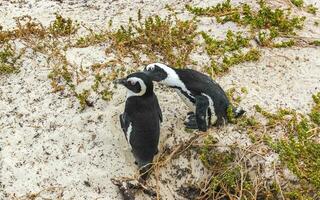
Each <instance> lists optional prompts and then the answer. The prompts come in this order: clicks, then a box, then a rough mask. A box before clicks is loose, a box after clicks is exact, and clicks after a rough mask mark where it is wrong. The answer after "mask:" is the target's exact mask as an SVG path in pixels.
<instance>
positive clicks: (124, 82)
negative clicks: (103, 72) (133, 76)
mask: <svg viewBox="0 0 320 200" xmlns="http://www.w3.org/2000/svg"><path fill="white" fill-rule="evenodd" d="M113 83H114V84H120V85H124V84H126V83H127V79H126V78H121V79H117V80H114V81H113Z"/></svg>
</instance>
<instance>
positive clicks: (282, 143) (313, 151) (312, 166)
mask: <svg viewBox="0 0 320 200" xmlns="http://www.w3.org/2000/svg"><path fill="white" fill-rule="evenodd" d="M313 100H314V103H315V105H314V106H313V107H312V110H311V112H310V113H309V114H308V116H309V117H308V116H305V115H302V114H299V113H297V112H296V111H294V110H287V109H280V110H279V111H277V113H275V114H272V113H269V112H267V111H264V110H263V109H262V108H260V107H259V106H256V110H257V112H259V113H261V114H262V115H263V116H264V117H266V118H267V119H268V123H267V125H268V127H269V128H268V131H270V132H271V131H274V129H275V128H277V127H279V126H281V127H282V129H283V130H284V131H285V133H286V135H285V137H284V138H283V139H279V140H275V141H272V140H271V139H270V138H269V139H267V140H266V141H267V143H268V144H269V145H270V146H271V147H272V148H273V149H274V150H275V151H276V152H278V153H279V155H280V159H281V161H282V162H283V163H284V164H285V165H286V166H287V167H288V168H289V169H290V170H291V171H292V172H293V173H294V174H295V175H297V176H298V177H299V178H300V183H301V185H306V184H307V185H309V186H308V188H307V189H308V190H307V191H308V192H311V193H313V194H314V192H312V191H316V190H317V189H319V188H320V179H319V178H320V174H319V173H320V163H319V158H320V143H319V142H318V141H317V140H318V139H319V133H320V129H319V124H320V123H319V122H320V93H317V94H315V95H313ZM310 185H312V186H313V187H311V186H310ZM303 188H304V187H303Z"/></svg>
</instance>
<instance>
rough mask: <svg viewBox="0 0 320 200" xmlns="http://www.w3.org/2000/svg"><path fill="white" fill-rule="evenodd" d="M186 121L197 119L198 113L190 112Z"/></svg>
mask: <svg viewBox="0 0 320 200" xmlns="http://www.w3.org/2000/svg"><path fill="white" fill-rule="evenodd" d="M185 121H186V122H190V121H196V115H195V114H194V112H188V113H187V117H186V120H185Z"/></svg>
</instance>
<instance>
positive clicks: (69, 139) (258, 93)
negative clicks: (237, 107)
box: [0, 0, 320, 199]
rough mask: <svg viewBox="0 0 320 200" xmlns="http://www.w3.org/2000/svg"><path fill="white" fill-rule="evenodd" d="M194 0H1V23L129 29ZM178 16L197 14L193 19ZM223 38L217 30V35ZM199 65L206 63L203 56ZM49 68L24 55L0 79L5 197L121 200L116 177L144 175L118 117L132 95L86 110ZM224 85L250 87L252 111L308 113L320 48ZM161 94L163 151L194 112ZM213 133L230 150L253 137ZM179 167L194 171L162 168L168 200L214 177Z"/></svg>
mask: <svg viewBox="0 0 320 200" xmlns="http://www.w3.org/2000/svg"><path fill="white" fill-rule="evenodd" d="M19 2H20V3H19ZM190 2H191V1H182V0H175V1H173V0H166V1H161V3H159V2H156V3H155V2H154V1H151V0H143V1H126V0H117V1H113V0H93V1H86V0H79V1H78V0H69V1H64V2H63V3H59V2H58V1H48V0H30V1H26V2H25V3H24V1H1V2H0V24H1V25H2V26H3V27H4V28H5V29H7V28H12V27H14V26H15V23H14V20H13V18H14V17H17V16H22V15H31V16H32V17H34V18H36V19H38V20H39V21H41V22H42V23H43V24H45V25H48V23H49V22H50V21H52V20H53V19H54V13H55V12H58V13H61V14H62V15H63V16H66V17H71V18H72V19H75V20H78V22H81V23H85V24H86V25H87V26H89V27H91V28H93V29H95V30H99V29H102V28H103V27H104V26H105V25H106V24H107V22H108V21H109V20H110V19H112V20H113V24H115V25H116V26H118V25H120V24H124V23H126V22H127V20H128V18H129V17H130V16H136V14H137V10H138V9H139V8H141V9H142V13H143V14H144V15H146V16H148V15H152V14H159V15H161V16H164V15H166V14H167V11H166V9H165V5H166V4H169V5H171V6H173V7H174V8H176V9H177V10H181V9H183V8H184V5H185V4H186V3H190ZM217 2H219V1H210V2H209V1H201V3H200V1H192V4H194V5H200V6H205V5H206V6H207V5H214V4H216V3H217ZM232 2H234V3H241V2H250V1H232ZM305 2H306V3H307V4H308V3H312V2H313V3H315V5H316V6H317V7H318V8H320V2H319V1H318V0H313V1H312V0H305ZM297 12H301V11H299V10H298V11H297ZM304 14H305V13H304ZM306 15H307V17H308V19H307V22H306V28H305V29H304V31H301V33H300V35H303V36H308V37H318V38H319V37H320V28H315V27H314V26H313V21H314V19H315V18H316V17H314V16H312V15H309V14H306ZM179 16H181V17H183V18H189V17H190V15H188V14H186V13H181V14H179ZM318 18H319V14H318ZM208 25H210V26H212V27H211V28H210V29H213V30H214V29H217V28H219V29H220V30H221V34H220V32H219V34H218V35H217V36H222V35H224V34H225V32H226V30H228V29H229V28H234V27H235V26H234V25H233V24H231V23H227V24H225V25H223V26H222V25H216V24H212V21H210V20H209V19H203V20H202V21H201V23H200V27H199V29H200V30H207V29H208ZM214 32H215V34H217V31H214ZM195 57H197V55H195ZM67 58H68V60H69V61H70V62H71V63H75V64H79V63H82V65H83V66H90V65H91V64H93V63H97V62H103V61H105V60H106V59H108V58H106V56H105V54H104V48H101V47H88V48H84V49H71V50H69V51H68V52H67ZM198 59H199V63H201V60H200V59H201V56H199V57H198ZM80 60H81V61H80ZM49 71H50V69H49V68H48V66H46V62H45V59H44V58H43V56H42V55H38V54H37V55H34V54H31V53H30V54H29V58H24V60H23V62H22V65H21V68H20V72H19V73H18V74H14V75H10V76H8V77H1V78H0V145H1V146H0V148H1V154H0V164H1V165H0V167H1V168H0V169H1V172H0V199H11V198H13V197H20V196H22V195H25V194H27V193H29V192H39V191H41V190H43V189H45V188H50V187H57V188H56V190H63V191H64V192H63V199H95V198H101V199H121V197H120V196H119V193H118V190H117V188H116V187H115V186H114V185H113V184H111V182H110V178H112V177H114V176H130V175H133V174H134V173H135V170H136V168H135V166H134V164H133V158H132V156H131V154H130V152H129V150H128V148H127V143H126V142H125V139H124V137H123V133H122V131H121V129H120V125H119V122H118V116H119V113H120V112H122V110H123V108H124V104H123V101H124V97H125V92H126V91H125V89H123V88H119V90H116V91H115V95H114V98H113V99H112V100H111V101H110V102H105V101H103V100H101V99H97V101H96V102H95V105H94V107H92V108H88V109H86V110H84V111H83V112H80V111H79V109H78V106H79V105H78V102H77V100H76V99H75V98H74V97H70V96H68V95H66V94H56V93H52V92H51V86H50V81H49V80H48V78H47V75H48V73H49ZM217 82H219V83H220V84H221V86H222V87H223V88H225V89H229V88H231V87H237V88H240V87H246V88H247V89H248V94H247V95H245V96H244V97H243V100H242V102H241V106H242V107H244V108H245V109H246V110H247V111H248V114H249V115H250V114H252V113H251V111H253V109H252V107H253V105H255V104H259V105H261V106H262V107H264V108H266V109H267V110H270V111H275V110H276V109H277V108H280V107H288V108H294V109H297V110H299V111H301V112H306V111H308V110H309V109H310V104H311V102H312V100H311V94H313V93H315V92H316V91H319V90H320V48H319V47H318V48H290V49H277V50H274V49H272V50H263V53H262V58H261V60H260V61H259V62H257V63H245V64H241V65H238V66H237V67H234V68H232V69H231V71H230V73H228V74H227V75H226V76H224V77H222V78H219V79H218V80H217ZM156 94H157V95H158V98H159V101H160V104H161V107H162V110H163V115H164V123H163V125H162V133H161V134H162V136H161V147H162V146H163V144H164V143H170V142H172V141H173V140H175V141H181V140H183V139H184V138H187V137H189V136H190V135H189V133H186V132H185V131H184V130H183V120H184V117H185V113H186V111H187V109H186V107H185V105H183V104H181V103H180V101H179V98H178V96H177V95H176V94H174V93H173V92H172V91H170V90H168V89H164V88H163V87H159V86H157V88H156ZM212 132H213V133H214V134H216V137H217V138H218V139H219V142H220V143H222V144H233V143H238V144H239V145H244V146H245V145H249V143H250V140H249V139H248V137H247V136H246V135H245V134H241V133H237V132H234V131H233V130H232V127H230V126H228V127H226V128H224V129H223V130H220V131H217V130H216V129H213V130H212ZM161 147H160V149H161ZM270 159H271V160H273V159H277V156H276V155H270ZM270 162H271V161H270ZM174 165H179V166H180V168H181V169H186V171H188V173H187V174H184V173H182V172H181V171H180V172H179V171H170V170H168V168H164V169H162V171H161V172H164V173H163V175H162V179H163V180H169V182H171V184H165V183H161V195H162V196H163V198H164V199H181V197H178V196H177V195H176V194H175V192H174V190H175V187H173V186H172V184H175V185H178V184H181V183H182V182H183V179H184V178H187V177H188V176H191V174H193V175H195V176H196V177H201V176H202V175H203V174H205V171H203V170H202V168H201V167H199V165H200V163H199V162H196V161H194V158H191V161H188V159H186V158H183V157H181V158H179V159H176V160H174V161H172V163H171V165H170V166H174ZM165 170H168V171H165ZM182 171H183V170H182ZM179 173H180V175H181V176H182V177H183V178H182V180H181V181H178V180H175V178H172V177H177V176H178V175H179ZM176 181H178V182H176ZM59 188H60V189H59ZM44 196H45V195H44ZM144 198H145V197H141V199H144Z"/></svg>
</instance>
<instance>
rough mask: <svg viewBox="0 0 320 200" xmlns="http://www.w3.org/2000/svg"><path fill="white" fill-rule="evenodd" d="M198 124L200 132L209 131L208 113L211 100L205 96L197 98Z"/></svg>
mask: <svg viewBox="0 0 320 200" xmlns="http://www.w3.org/2000/svg"><path fill="white" fill-rule="evenodd" d="M195 99H196V122H197V125H198V129H199V130H200V131H207V129H208V124H207V111H208V107H209V100H208V98H207V97H205V96H196V97H195Z"/></svg>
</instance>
